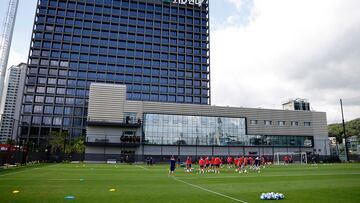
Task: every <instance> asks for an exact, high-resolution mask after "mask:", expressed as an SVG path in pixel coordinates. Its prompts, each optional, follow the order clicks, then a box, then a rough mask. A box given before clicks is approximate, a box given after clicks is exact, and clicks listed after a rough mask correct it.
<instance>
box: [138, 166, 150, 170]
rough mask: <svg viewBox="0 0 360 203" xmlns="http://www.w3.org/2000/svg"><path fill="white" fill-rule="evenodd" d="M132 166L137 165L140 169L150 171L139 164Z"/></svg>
mask: <svg viewBox="0 0 360 203" xmlns="http://www.w3.org/2000/svg"><path fill="white" fill-rule="evenodd" d="M134 166H136V167H139V168H142V169H144V170H147V171H150V169H148V168H145V167H144V166H140V165H134Z"/></svg>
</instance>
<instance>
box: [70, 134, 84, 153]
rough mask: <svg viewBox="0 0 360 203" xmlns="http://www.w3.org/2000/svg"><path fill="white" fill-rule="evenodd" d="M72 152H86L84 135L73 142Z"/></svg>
mask: <svg viewBox="0 0 360 203" xmlns="http://www.w3.org/2000/svg"><path fill="white" fill-rule="evenodd" d="M72 152H76V153H84V152H85V139H84V138H83V137H79V138H76V139H75V140H74V141H73V143H72Z"/></svg>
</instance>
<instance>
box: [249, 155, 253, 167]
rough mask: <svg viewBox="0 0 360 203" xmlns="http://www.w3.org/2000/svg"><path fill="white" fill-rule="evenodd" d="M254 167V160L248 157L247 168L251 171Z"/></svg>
mask: <svg viewBox="0 0 360 203" xmlns="http://www.w3.org/2000/svg"><path fill="white" fill-rule="evenodd" d="M253 167H254V159H253V158H252V157H249V168H250V169H253Z"/></svg>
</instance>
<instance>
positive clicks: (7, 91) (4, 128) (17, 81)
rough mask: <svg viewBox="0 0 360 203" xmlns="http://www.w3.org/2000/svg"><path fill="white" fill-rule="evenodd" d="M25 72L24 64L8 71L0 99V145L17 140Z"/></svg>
mask: <svg viewBox="0 0 360 203" xmlns="http://www.w3.org/2000/svg"><path fill="white" fill-rule="evenodd" d="M26 71H27V64H25V63H21V64H19V65H17V66H11V67H10V68H9V69H8V73H7V75H6V78H5V83H4V84H5V85H4V92H3V95H2V97H1V99H2V100H3V101H2V102H1V103H2V106H1V107H0V109H1V111H0V112H1V113H0V143H5V142H6V141H7V140H8V139H13V140H14V139H16V138H17V133H18V128H19V119H20V108H21V99H22V96H23V91H24V84H25V76H26Z"/></svg>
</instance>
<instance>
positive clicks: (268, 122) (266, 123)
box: [264, 120, 272, 125]
mask: <svg viewBox="0 0 360 203" xmlns="http://www.w3.org/2000/svg"><path fill="white" fill-rule="evenodd" d="M264 125H272V121H269V120H265V121H264Z"/></svg>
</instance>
